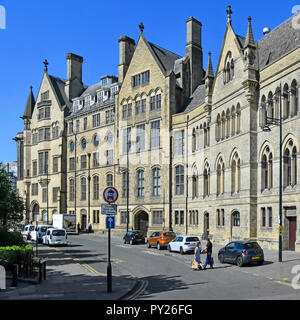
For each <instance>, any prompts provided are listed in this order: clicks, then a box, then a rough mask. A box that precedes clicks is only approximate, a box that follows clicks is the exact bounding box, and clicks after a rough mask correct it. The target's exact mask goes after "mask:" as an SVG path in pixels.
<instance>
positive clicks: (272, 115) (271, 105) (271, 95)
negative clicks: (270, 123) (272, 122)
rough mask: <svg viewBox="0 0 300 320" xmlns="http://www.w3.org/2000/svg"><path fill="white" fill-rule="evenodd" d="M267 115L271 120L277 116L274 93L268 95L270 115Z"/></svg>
mask: <svg viewBox="0 0 300 320" xmlns="http://www.w3.org/2000/svg"><path fill="white" fill-rule="evenodd" d="M267 114H268V117H269V118H274V116H275V112H274V101H273V94H272V92H269V95H268V113H267Z"/></svg>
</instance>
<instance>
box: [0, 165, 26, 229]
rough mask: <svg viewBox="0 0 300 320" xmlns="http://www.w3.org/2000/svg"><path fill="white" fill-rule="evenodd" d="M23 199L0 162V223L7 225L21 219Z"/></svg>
mask: <svg viewBox="0 0 300 320" xmlns="http://www.w3.org/2000/svg"><path fill="white" fill-rule="evenodd" d="M23 211H24V201H23V199H22V198H21V197H20V196H19V194H18V193H17V191H16V190H14V189H13V187H12V184H11V181H10V178H9V175H8V174H7V172H6V171H5V170H4V168H3V165H2V163H0V224H2V225H3V226H7V225H9V224H14V223H18V222H21V221H22V220H23Z"/></svg>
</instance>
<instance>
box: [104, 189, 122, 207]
mask: <svg viewBox="0 0 300 320" xmlns="http://www.w3.org/2000/svg"><path fill="white" fill-rule="evenodd" d="M103 198H104V200H105V201H106V202H108V203H109V204H111V203H114V202H116V201H117V200H118V198H119V193H118V190H117V189H116V188H114V187H108V188H106V189H105V190H104V192H103Z"/></svg>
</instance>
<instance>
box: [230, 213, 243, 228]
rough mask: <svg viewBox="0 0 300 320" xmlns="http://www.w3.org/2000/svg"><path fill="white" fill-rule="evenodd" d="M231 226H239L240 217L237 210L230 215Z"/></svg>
mask: <svg viewBox="0 0 300 320" xmlns="http://www.w3.org/2000/svg"><path fill="white" fill-rule="evenodd" d="M232 220H233V226H234V227H240V226H241V217H240V213H239V212H234V213H233V215H232Z"/></svg>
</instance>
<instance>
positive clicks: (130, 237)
mask: <svg viewBox="0 0 300 320" xmlns="http://www.w3.org/2000/svg"><path fill="white" fill-rule="evenodd" d="M123 240H124V243H125V244H126V243H128V244H131V245H133V244H138V243H142V244H145V242H146V241H145V237H144V235H143V234H142V233H141V232H140V231H128V232H127V233H126V234H125V236H124V237H123Z"/></svg>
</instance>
